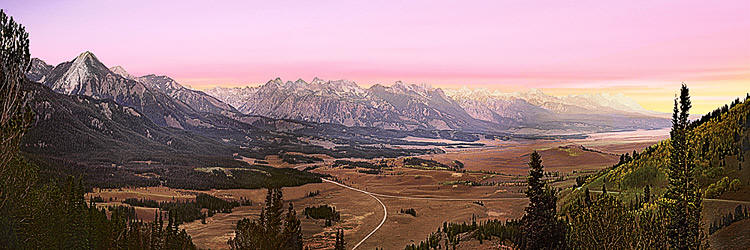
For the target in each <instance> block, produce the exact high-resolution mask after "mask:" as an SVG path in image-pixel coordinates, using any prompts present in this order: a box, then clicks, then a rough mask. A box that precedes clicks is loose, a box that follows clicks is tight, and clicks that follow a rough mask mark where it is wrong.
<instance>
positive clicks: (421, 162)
mask: <svg viewBox="0 0 750 250" xmlns="http://www.w3.org/2000/svg"><path fill="white" fill-rule="evenodd" d="M404 167H407V168H416V169H424V170H454V171H457V170H458V169H457V166H456V165H454V166H448V165H445V164H442V163H440V162H437V161H434V160H427V159H422V158H419V157H407V158H404Z"/></svg>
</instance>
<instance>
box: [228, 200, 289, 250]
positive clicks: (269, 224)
mask: <svg viewBox="0 0 750 250" xmlns="http://www.w3.org/2000/svg"><path fill="white" fill-rule="evenodd" d="M282 197H283V195H282V192H281V189H279V188H269V189H268V194H266V204H265V207H264V208H263V209H262V210H261V213H260V217H259V218H258V219H256V220H250V219H248V218H244V219H242V220H240V221H239V222H237V228H236V229H235V237H234V238H231V239H229V241H228V242H227V243H228V244H229V247H230V248H232V249H295V250H299V249H302V227H301V226H300V221H299V219H298V218H297V213H296V212H295V211H294V207H293V206H292V204H291V203H290V204H289V208H288V211H287V213H286V216H284V214H283V199H282Z"/></svg>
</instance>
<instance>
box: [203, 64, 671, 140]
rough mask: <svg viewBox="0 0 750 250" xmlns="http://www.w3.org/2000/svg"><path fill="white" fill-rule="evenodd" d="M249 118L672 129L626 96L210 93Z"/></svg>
mask: <svg viewBox="0 0 750 250" xmlns="http://www.w3.org/2000/svg"><path fill="white" fill-rule="evenodd" d="M206 93H208V94H209V95H212V96H214V97H216V98H218V99H220V100H222V101H224V102H226V103H229V104H230V105H232V106H234V107H235V108H237V110H239V111H240V112H242V113H245V114H254V115H261V116H267V117H272V118H280V119H294V120H302V121H312V122H323V123H336V124H342V125H346V126H365V127H378V128H384V129H397V130H414V129H427V130H461V131H471V132H510V133H516V134H550V133H552V134H575V133H590V132H602V131H616V130H634V129H655V128H663V127H667V126H669V120H668V119H665V115H664V114H659V113H656V112H651V111H647V110H645V109H643V108H642V107H641V106H640V105H638V104H637V103H635V102H634V101H633V100H631V99H629V98H627V97H625V96H623V95H608V94H595V95H572V96H566V97H554V96H550V95H546V94H544V93H542V92H541V91H539V90H531V91H528V92H521V93H500V92H497V91H488V90H471V89H467V88H464V89H458V90H451V89H448V90H443V89H440V88H432V87H430V86H428V85H417V84H405V83H403V82H396V83H395V84H393V85H391V86H384V85H379V84H377V85H374V86H372V87H370V88H366V89H365V88H361V87H359V85H357V84H356V83H354V82H351V81H346V80H335V81H325V80H322V79H319V78H314V79H313V80H312V81H310V82H309V83H308V82H306V81H304V80H302V79H298V80H296V81H294V82H292V81H286V82H284V81H282V80H281V79H279V78H276V79H273V80H270V81H268V82H267V83H266V84H264V85H261V86H259V87H244V88H222V87H217V88H213V89H209V90H207V91H206Z"/></svg>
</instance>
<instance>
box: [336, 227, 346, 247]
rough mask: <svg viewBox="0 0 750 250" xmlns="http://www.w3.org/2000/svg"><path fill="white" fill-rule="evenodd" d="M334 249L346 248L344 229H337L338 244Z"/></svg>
mask: <svg viewBox="0 0 750 250" xmlns="http://www.w3.org/2000/svg"><path fill="white" fill-rule="evenodd" d="M333 249H334V250H345V249H346V242H345V241H344V229H339V230H337V231H336V244H335V245H334V246H333Z"/></svg>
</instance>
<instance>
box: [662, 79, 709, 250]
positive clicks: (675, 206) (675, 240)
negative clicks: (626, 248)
mask: <svg viewBox="0 0 750 250" xmlns="http://www.w3.org/2000/svg"><path fill="white" fill-rule="evenodd" d="M691 106H692V104H691V102H690V94H689V90H688V88H687V86H686V85H684V84H683V85H682V88H681V89H680V97H679V100H678V99H677V98H676V99H675V100H674V109H673V111H674V112H673V114H672V130H671V131H670V137H671V138H670V146H671V147H670V150H669V160H670V161H669V164H670V165H669V168H668V171H667V173H668V175H669V183H668V185H667V190H666V193H665V194H664V198H666V201H665V204H664V207H665V208H666V210H667V216H668V218H669V224H668V226H667V234H668V236H669V243H670V245H671V246H672V247H673V248H676V249H698V248H700V246H701V238H702V233H701V227H700V220H701V209H702V204H701V203H702V200H701V195H700V192H699V184H698V182H697V180H696V179H695V170H694V169H695V163H694V162H693V156H692V154H691V152H690V150H689V148H688V147H689V145H688V140H687V129H688V126H689V120H688V115H689V111H690V107H691Z"/></svg>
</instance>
